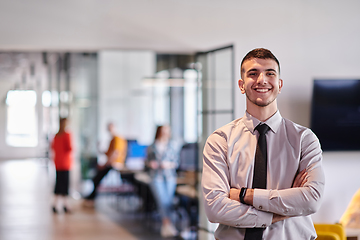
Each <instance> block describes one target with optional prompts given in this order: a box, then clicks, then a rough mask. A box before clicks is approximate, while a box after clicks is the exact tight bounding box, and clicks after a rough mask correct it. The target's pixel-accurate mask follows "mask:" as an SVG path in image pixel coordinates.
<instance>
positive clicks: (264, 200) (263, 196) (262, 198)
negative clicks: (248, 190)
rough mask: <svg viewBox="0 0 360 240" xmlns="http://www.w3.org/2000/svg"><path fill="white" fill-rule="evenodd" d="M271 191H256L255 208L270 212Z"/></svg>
mask: <svg viewBox="0 0 360 240" xmlns="http://www.w3.org/2000/svg"><path fill="white" fill-rule="evenodd" d="M269 199H270V191H269V190H267V189H258V188H256V189H254V198H253V206H254V207H255V208H256V209H258V210H261V211H265V212H268V211H269Z"/></svg>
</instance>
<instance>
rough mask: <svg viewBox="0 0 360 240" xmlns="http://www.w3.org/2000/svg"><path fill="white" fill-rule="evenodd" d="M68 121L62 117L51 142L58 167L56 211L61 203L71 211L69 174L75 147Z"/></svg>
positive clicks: (56, 166)
mask: <svg viewBox="0 0 360 240" xmlns="http://www.w3.org/2000/svg"><path fill="white" fill-rule="evenodd" d="M67 122H68V121H67V118H60V124H59V131H58V133H57V134H56V135H55V137H54V139H53V141H52V144H51V148H52V150H53V152H54V154H53V156H54V163H55V169H56V180H55V190H54V193H55V196H54V201H53V206H52V210H53V212H54V213H57V212H58V208H57V207H58V206H59V204H61V203H62V204H63V210H64V212H65V213H70V208H69V202H68V198H67V196H68V195H69V182H70V181H69V178H70V177H69V174H70V169H71V166H72V162H73V159H72V150H73V147H72V140H71V134H70V133H69V132H67V131H66V126H67ZM61 200H62V201H61Z"/></svg>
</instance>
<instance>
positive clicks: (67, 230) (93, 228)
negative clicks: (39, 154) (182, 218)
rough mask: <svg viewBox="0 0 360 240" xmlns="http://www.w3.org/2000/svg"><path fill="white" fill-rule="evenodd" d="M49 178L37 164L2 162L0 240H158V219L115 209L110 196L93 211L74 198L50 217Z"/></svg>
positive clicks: (44, 166)
mask: <svg viewBox="0 0 360 240" xmlns="http://www.w3.org/2000/svg"><path fill="white" fill-rule="evenodd" d="M51 179H52V176H51V171H49V168H48V166H47V164H45V163H44V162H43V161H41V160H38V159H30V160H29V159H27V160H9V161H3V162H0V240H17V239H19V240H20V239H26V240H33V239H34V240H35V239H36V240H60V239H61V240H73V239H74V240H82V239H86V240H92V239H102V240H112V239H114V240H115V239H116V240H118V239H123V240H135V239H142V240H153V239H154V240H155V239H161V237H160V235H159V231H158V230H159V221H158V220H157V218H156V217H153V216H150V217H149V216H144V215H143V214H140V213H134V212H131V211H130V212H129V211H122V210H121V209H120V210H119V208H118V207H116V206H115V204H116V201H114V200H113V199H111V197H109V196H100V197H99V198H98V199H97V202H96V208H95V209H89V208H84V207H82V204H81V203H82V201H81V200H80V199H79V200H75V199H73V198H72V200H71V203H72V206H73V213H71V214H65V213H62V212H59V213H58V214H54V213H53V212H52V211H51V207H50V206H51V199H52V188H53V181H51ZM177 239H183V238H181V237H178V238H177Z"/></svg>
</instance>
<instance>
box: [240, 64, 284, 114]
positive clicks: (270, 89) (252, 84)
mask: <svg viewBox="0 0 360 240" xmlns="http://www.w3.org/2000/svg"><path fill="white" fill-rule="evenodd" d="M241 73H242V74H241V75H242V79H240V80H239V88H240V90H241V93H243V94H246V97H247V99H248V101H250V104H254V105H256V106H259V107H266V106H269V105H272V104H276V101H275V100H276V97H277V95H278V94H279V93H280V91H281V88H282V85H283V81H282V80H281V79H280V76H279V66H278V65H277V63H276V62H275V61H274V60H272V59H259V58H252V59H250V60H247V61H245V62H244V63H243V66H242V69H241Z"/></svg>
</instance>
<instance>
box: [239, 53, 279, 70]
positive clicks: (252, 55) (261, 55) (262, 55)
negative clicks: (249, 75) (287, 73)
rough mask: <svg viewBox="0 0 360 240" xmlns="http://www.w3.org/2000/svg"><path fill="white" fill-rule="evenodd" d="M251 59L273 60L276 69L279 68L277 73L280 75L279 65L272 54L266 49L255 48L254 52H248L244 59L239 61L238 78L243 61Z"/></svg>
mask: <svg viewBox="0 0 360 240" xmlns="http://www.w3.org/2000/svg"><path fill="white" fill-rule="evenodd" d="M253 58H260V59H272V60H274V61H275V62H276V63H277V65H278V67H279V73H280V63H279V60H278V59H277V58H276V57H275V55H274V54H272V52H271V51H270V50H268V49H265V48H255V49H254V50H251V51H250V52H248V53H247V54H246V55H245V57H244V58H243V60H242V61H241V64H240V76H241V73H242V71H243V67H242V66H243V64H244V62H245V61H247V60H250V59H253Z"/></svg>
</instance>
